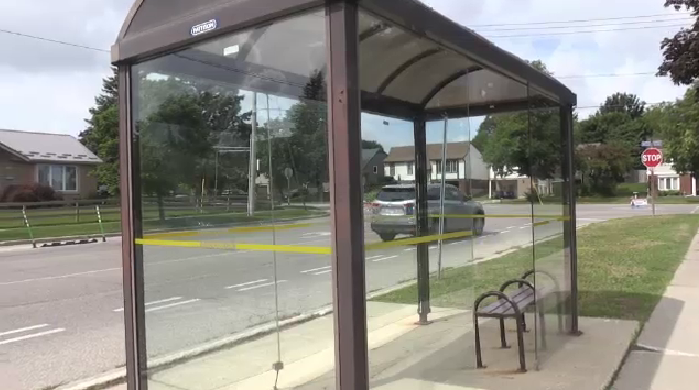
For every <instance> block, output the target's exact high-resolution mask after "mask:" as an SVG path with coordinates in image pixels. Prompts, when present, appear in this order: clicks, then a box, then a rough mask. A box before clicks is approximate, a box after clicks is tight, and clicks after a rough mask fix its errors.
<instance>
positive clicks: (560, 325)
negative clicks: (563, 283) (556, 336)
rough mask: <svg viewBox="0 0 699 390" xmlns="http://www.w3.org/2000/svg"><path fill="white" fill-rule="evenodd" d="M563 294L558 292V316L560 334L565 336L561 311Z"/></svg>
mask: <svg viewBox="0 0 699 390" xmlns="http://www.w3.org/2000/svg"><path fill="white" fill-rule="evenodd" d="M561 304H562V302H561V292H560V291H556V314H558V333H561V334H563V311H562V309H561Z"/></svg>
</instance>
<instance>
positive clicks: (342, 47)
mask: <svg viewBox="0 0 699 390" xmlns="http://www.w3.org/2000/svg"><path fill="white" fill-rule="evenodd" d="M323 8H325V20H326V31H325V33H326V38H325V39H326V45H327V69H326V72H327V78H328V89H327V104H328V148H329V165H330V167H329V169H330V188H331V217H332V221H333V222H332V230H331V231H332V247H333V252H332V253H333V255H332V262H331V264H332V270H333V271H332V283H333V307H334V320H335V328H334V329H335V354H336V361H335V367H336V373H337V375H336V381H337V388H338V389H343V390H349V389H352V390H361V389H368V388H369V384H368V383H369V369H368V351H367V329H366V326H365V323H366V312H365V310H366V308H365V303H366V302H365V300H366V298H365V296H366V294H365V275H364V262H365V259H364V247H363V246H364V243H363V237H364V231H363V230H364V227H363V226H364V225H363V199H362V193H361V191H356V189H357V188H361V169H360V161H361V135H360V131H357V129H359V128H360V124H361V123H360V114H361V112H362V111H366V112H372V113H377V114H381V115H385V116H390V117H396V118H401V119H404V120H409V121H412V122H413V123H414V142H415V146H416V147H415V161H416V164H415V168H416V169H415V170H416V187H417V191H416V192H417V220H418V233H421V232H422V233H426V231H427V223H428V221H427V196H426V193H427V181H428V172H427V163H428V162H427V152H426V122H427V121H428V120H430V119H435V118H441V117H442V116H444V115H448V116H450V117H469V116H478V115H486V114H491V113H496V112H508V111H516V110H526V109H528V108H529V107H530V106H531V103H532V98H531V97H530V96H526V94H525V96H523V97H520V98H517V99H507V100H499V101H484V102H460V103H459V102H457V104H452V105H449V104H447V105H431V104H430V102H431V101H433V99H434V98H435V97H436V96H438V95H439V94H440V93H441V92H442V91H444V90H445V89H446V88H448V87H449V86H450V85H452V84H453V83H454V82H456V81H457V80H459V79H460V78H462V77H464V76H468V75H469V74H476V73H480V72H481V71H484V70H494V71H496V72H498V73H499V74H501V75H504V77H506V78H509V79H511V80H514V81H516V82H518V83H520V84H522V85H526V86H527V87H528V88H530V89H531V90H536V91H537V93H538V94H540V97H541V99H546V100H547V101H550V102H554V106H553V107H556V106H557V107H558V109H559V115H560V118H561V135H562V139H563V140H564V145H562V148H563V155H564V156H565V159H564V160H566V161H563V169H564V171H565V175H566V176H567V177H568V178H569V180H568V181H567V186H566V187H567V188H565V189H564V190H565V191H564V194H565V195H564V196H565V200H564V202H565V210H564V214H565V216H566V217H567V218H566V219H565V222H564V236H565V241H566V244H565V247H566V249H567V250H568V251H569V253H567V256H568V259H569V261H568V262H567V264H569V265H570V269H569V270H566V272H567V275H566V278H569V282H570V313H571V318H570V323H569V324H568V325H569V326H568V330H569V331H570V332H571V333H577V331H578V324H577V321H578V310H577V300H578V297H577V294H578V293H577V259H576V247H577V245H576V236H575V223H576V222H575V221H576V219H575V196H574V194H575V189H574V185H575V180H574V178H575V174H574V170H573V164H572V162H573V152H574V150H573V145H572V142H571V140H572V138H573V137H572V108H573V106H574V105H575V104H576V103H577V98H576V95H575V94H574V93H572V92H571V91H570V90H568V89H567V88H566V87H565V86H564V85H563V84H561V83H560V82H558V81H556V80H555V79H553V78H552V77H550V76H548V75H546V74H545V73H543V72H540V71H538V70H536V69H535V68H533V67H531V66H530V65H529V64H528V63H526V62H525V61H523V60H521V59H519V58H517V57H515V56H514V55H512V54H510V53H508V52H506V51H504V50H502V49H500V48H498V47H496V46H495V45H494V44H493V43H491V42H490V41H488V40H486V39H484V38H482V37H481V36H479V35H477V34H476V33H474V32H473V31H471V30H469V29H467V28H464V27H463V26H460V25H458V24H457V23H455V22H453V21H451V20H449V19H448V18H446V17H444V16H442V15H440V14H439V13H437V12H435V11H434V10H432V9H430V8H429V7H427V6H425V5H424V4H422V3H420V2H418V1H417V0H403V1H398V0H254V1H252V0H201V1H191V0H136V2H135V4H134V5H133V8H132V9H131V11H130V13H129V14H128V16H127V18H126V20H125V23H124V25H123V28H122V30H121V32H120V34H119V37H118V39H117V42H116V44H115V45H114V46H113V48H112V62H113V63H114V64H115V65H116V66H117V67H118V72H119V106H120V134H121V138H120V139H121V145H120V148H121V149H120V150H121V194H122V195H121V196H122V199H121V200H122V231H123V241H122V242H123V244H122V246H123V247H122V256H123V270H124V271H123V281H124V299H125V306H124V307H125V312H124V314H125V329H126V354H127V356H126V362H127V365H126V368H127V379H128V386H129V387H128V388H129V389H130V390H142V389H145V388H146V386H147V384H146V376H145V372H146V354H145V324H144V322H145V312H144V299H143V296H144V290H143V287H144V281H143V269H142V265H141V266H139V265H137V264H136V262H135V258H136V253H137V252H138V251H139V250H142V249H140V248H139V247H138V245H136V244H134V238H136V237H140V236H142V232H140V231H137V230H139V229H140V228H139V227H138V226H136V224H135V223H134V202H135V199H137V198H135V197H137V196H138V195H137V194H139V183H138V181H137V180H136V181H135V180H134V178H135V177H138V172H137V171H136V170H137V169H138V168H137V165H136V164H134V162H133V161H134V147H133V145H132V141H133V134H134V118H133V110H132V104H133V99H134V96H133V95H132V91H133V89H132V88H133V86H132V66H133V65H135V64H138V63H141V62H143V61H145V60H149V59H154V58H158V57H160V56H164V55H167V54H169V53H173V52H175V51H178V50H182V49H186V48H189V47H192V46H193V45H194V44H198V43H202V42H204V41H209V40H212V39H215V38H217V37H222V36H224V35H226V34H230V33H232V32H236V31H240V30H242V29H249V28H255V27H260V26H264V25H267V24H269V23H271V22H273V21H275V20H278V19H280V18H284V17H288V16H291V15H295V14H298V13H301V12H305V11H310V10H314V9H323ZM360 10H362V11H363V12H368V13H370V14H372V15H374V16H376V17H378V18H382V19H383V20H387V21H390V23H392V24H393V25H395V26H399V27H400V28H402V29H404V30H405V31H409V32H410V33H412V34H414V35H415V36H417V37H419V38H420V39H425V40H428V41H430V42H432V43H433V44H434V47H431V48H427V49H425V50H423V51H421V52H419V53H417V54H415V55H414V56H412V57H411V58H409V59H408V60H406V61H404V62H403V63H402V64H400V65H399V66H397V67H395V68H394V69H390V71H389V72H388V76H386V77H384V78H383V80H382V81H381V82H380V83H379V85H378V86H377V87H376V88H373V90H366V89H365V88H363V87H362V86H361V80H360V72H362V71H363V70H362V69H360V59H359V57H360V43H361V42H362V41H363V40H365V39H368V38H370V37H371V36H372V35H375V34H378V33H380V32H381V31H382V29H385V27H381V26H373V27H372V28H371V29H367V30H361V29H360V25H359V15H360ZM211 20H213V21H215V24H214V25H213V26H209V27H215V28H213V29H211V31H208V32H206V33H202V34H192V27H193V26H197V25H200V24H201V23H203V22H207V21H211ZM262 30H263V29H262ZM253 35H254V34H253ZM250 39H255V38H254V37H251V38H250ZM258 39H259V37H258ZM241 50H245V47H243V48H242V49H241ZM443 51H448V52H449V53H451V54H450V55H457V56H461V57H463V58H464V59H468V60H469V63H470V64H471V65H470V66H469V67H468V68H466V69H457V70H456V71H451V72H449V73H448V74H445V75H443V77H441V79H440V80H439V81H438V82H435V83H433V84H432V85H431V88H429V90H428V91H427V93H424V94H422V96H421V97H420V98H418V99H413V100H414V101H406V100H402V99H399V98H396V97H395V96H391V95H390V94H389V93H387V92H388V91H389V90H390V89H391V88H392V85H393V84H394V83H396V82H398V79H399V78H400V76H401V75H402V74H403V73H404V72H406V71H408V70H409V69H410V68H411V67H413V66H415V64H417V63H420V62H422V61H426V60H429V59H430V58H436V57H437V56H439V55H440V54H439V53H440V52H443ZM189 54H190V55H200V56H201V58H199V59H198V60H201V61H207V57H206V56H207V55H210V54H207V53H204V52H201V53H198V54H197V53H189ZM236 66H241V64H240V63H237V64H236ZM244 66H246V67H247V69H250V70H251V71H263V70H264V69H259V68H262V66H261V65H254V64H244ZM174 71H176V69H175V70H174ZM284 76H285V77H286V78H287V79H288V80H294V78H295V77H296V78H298V77H301V76H299V75H294V74H285V75H284ZM207 77H210V78H213V79H217V78H218V79H219V80H221V81H224V80H225V81H230V79H231V78H232V77H233V78H235V77H237V76H235V75H234V74H232V72H227V71H226V70H225V69H221V70H220V71H219V72H216V71H215V70H212V71H210V72H209V74H207ZM234 81H235V80H234ZM293 85H299V84H298V83H293V82H292V83H288V84H286V86H279V85H274V83H271V82H270V83H265V82H264V81H262V82H260V83H256V84H255V87H256V88H260V90H269V91H270V93H278V94H281V95H289V96H299V91H297V90H295V89H294V88H295V87H293ZM300 85H303V84H300ZM285 88H288V90H286V89H285ZM136 201H137V200H136ZM338 221H342V223H338ZM417 253H418V255H417V256H418V261H417V263H418V286H419V306H418V312H419V314H420V320H421V321H427V314H428V313H429V264H428V247H427V244H420V245H419V246H418V251H417Z"/></svg>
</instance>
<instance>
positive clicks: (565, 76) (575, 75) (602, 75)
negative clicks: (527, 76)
mask: <svg viewBox="0 0 699 390" xmlns="http://www.w3.org/2000/svg"><path fill="white" fill-rule="evenodd" d="M655 74H656V71H649V72H636V73H599V74H574V75H564V76H556V75H554V77H555V78H557V79H587V78H590V79H592V78H606V77H631V76H648V75H655Z"/></svg>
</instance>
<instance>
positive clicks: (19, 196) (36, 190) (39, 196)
mask: <svg viewBox="0 0 699 390" xmlns="http://www.w3.org/2000/svg"><path fill="white" fill-rule="evenodd" d="M55 200H63V197H62V196H61V194H59V193H58V192H56V191H55V190H54V189H53V188H51V187H49V186H45V185H41V184H38V183H34V184H12V185H10V186H8V187H7V188H5V191H3V193H2V197H1V198H0V202H3V203H34V202H51V201H55Z"/></svg>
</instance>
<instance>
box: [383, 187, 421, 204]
mask: <svg viewBox="0 0 699 390" xmlns="http://www.w3.org/2000/svg"><path fill="white" fill-rule="evenodd" d="M412 199H415V189H414V188H384V189H382V190H381V192H379V193H378V195H376V200H380V201H383V202H401V201H404V200H412Z"/></svg>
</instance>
